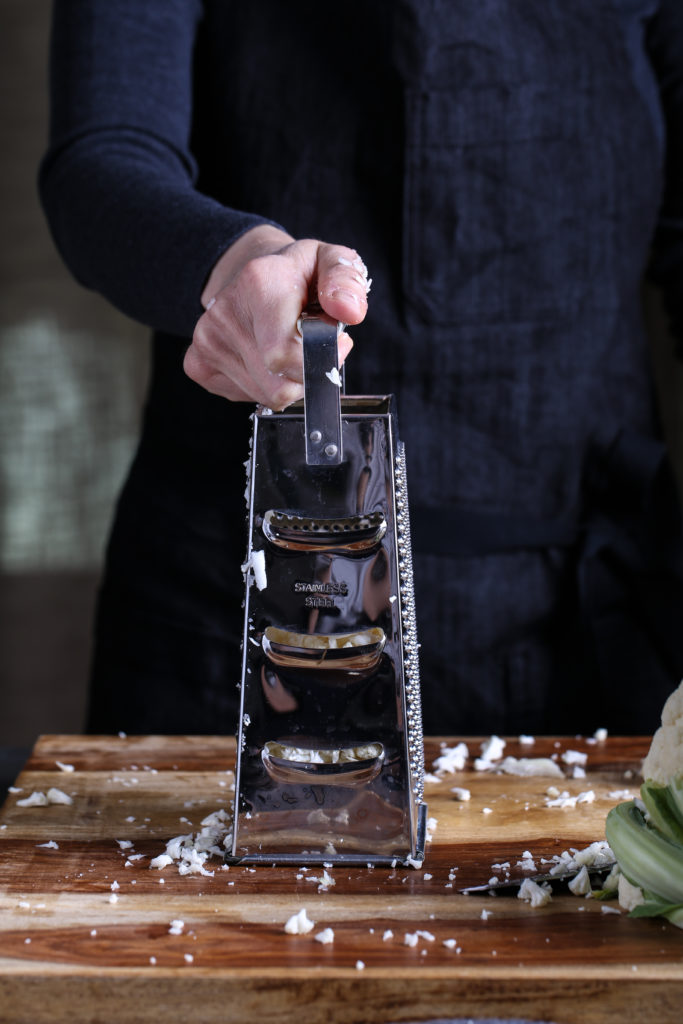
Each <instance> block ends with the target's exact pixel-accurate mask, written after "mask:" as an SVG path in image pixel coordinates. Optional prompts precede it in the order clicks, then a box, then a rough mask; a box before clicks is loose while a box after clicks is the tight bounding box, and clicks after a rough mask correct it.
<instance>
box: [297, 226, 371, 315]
mask: <svg viewBox="0 0 683 1024" xmlns="http://www.w3.org/2000/svg"><path fill="white" fill-rule="evenodd" d="M282 255H283V256H287V255H289V256H291V257H292V258H296V259H300V260H302V262H303V269H304V273H305V274H306V276H307V278H308V280H309V282H310V283H312V284H314V285H315V288H316V290H317V297H318V302H319V303H320V305H321V307H322V308H323V309H324V311H325V312H326V313H328V314H329V315H330V316H331V317H333V318H334V319H335V320H340V321H341V322H342V323H344V324H359V323H360V322H361V320H362V319H363V318H364V317H365V314H366V313H367V311H368V298H367V296H368V292H369V291H370V285H371V283H372V282H371V281H370V280H369V279H368V271H367V267H366V266H365V264H364V263H363V260H362V259H361V258H360V256H359V255H358V253H357V252H356V251H355V249H349V248H347V246H344V245H329V244H328V243H326V242H318V241H315V240H313V239H304V240H303V241H300V242H295V243H294V244H293V245H290V246H287V248H286V249H285V250H283V253H282Z"/></svg>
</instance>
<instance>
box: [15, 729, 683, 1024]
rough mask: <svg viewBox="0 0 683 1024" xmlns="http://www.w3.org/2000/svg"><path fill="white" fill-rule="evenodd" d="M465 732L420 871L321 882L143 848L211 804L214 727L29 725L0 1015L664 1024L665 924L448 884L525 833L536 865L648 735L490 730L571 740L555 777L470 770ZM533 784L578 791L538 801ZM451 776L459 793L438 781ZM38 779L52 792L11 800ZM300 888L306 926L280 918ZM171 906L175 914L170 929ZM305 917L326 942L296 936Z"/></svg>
mask: <svg viewBox="0 0 683 1024" xmlns="http://www.w3.org/2000/svg"><path fill="white" fill-rule="evenodd" d="M441 742H445V743H447V744H448V745H449V746H452V745H453V744H455V742H457V741H456V740H454V739H452V740H451V739H449V740H444V741H439V740H438V739H431V740H428V741H427V744H426V747H427V764H428V765H430V764H431V763H432V761H433V759H434V758H435V757H436V756H437V755H438V754H439V750H440V743H441ZM466 742H467V743H468V746H469V749H470V752H471V754H472V755H473V756H472V757H471V758H470V760H469V761H468V766H467V768H466V770H464V771H461V772H458V773H457V774H454V775H448V776H447V777H445V778H444V779H443V780H442V781H440V782H431V783H428V784H427V787H426V795H427V801H428V803H429V814H430V817H432V818H434V819H436V825H435V827H434V831H433V838H432V841H431V843H430V844H429V845H428V852H427V857H426V861H425V864H424V868H423V870H412V869H406V868H402V867H397V868H396V869H390V868H387V869H380V868H375V869H372V870H368V869H359V868H348V869H344V868H341V867H338V866H337V867H335V868H334V869H333V870H332V871H331V872H330V874H331V875H332V876H333V878H334V882H335V884H334V885H333V886H329V887H328V888H327V889H326V890H321V889H320V884H319V882H318V881H315V880H313V879H314V877H318V876H320V874H321V871H320V869H316V868H310V869H309V870H307V871H302V870H300V869H294V868H289V867H286V868H284V867H281V868H274V867H269V868H247V867H234V866H233V867H230V868H229V869H226V868H222V866H221V862H220V860H218V859H212V860H210V861H208V862H207V865H206V867H207V868H208V869H209V870H210V871H212V872H213V873H212V874H211V875H200V874H191V875H185V876H182V875H180V874H179V873H178V870H177V866H175V865H171V866H168V867H166V868H164V869H163V870H161V871H160V870H157V869H150V867H149V863H150V860H151V859H152V858H153V857H155V856H157V855H158V854H160V853H163V852H164V850H165V844H166V841H167V840H168V839H170V838H172V837H174V836H179V835H183V834H187V833H191V832H196V831H198V829H199V827H200V822H201V820H202V819H203V818H204V817H205V816H206V815H208V814H210V813H211V812H213V811H216V810H218V809H219V808H229V805H230V799H231V795H232V794H231V786H232V783H233V775H232V767H233V764H234V742H233V741H232V740H227V739H224V738H217V737H201V738H198V737H120V738H112V737H79V736H44V737H42V738H41V739H40V740H39V741H38V743H37V745H36V747H35V750H34V752H33V755H32V757H31V758H30V760H29V762H28V764H27V765H26V768H25V769H24V771H23V772H22V773H21V775H20V776H19V779H18V780H17V783H16V787H17V788H18V789H20V790H21V792H14V793H11V794H10V796H9V797H8V799H7V801H6V803H5V805H4V808H3V810H2V813H1V814H0V1021H2V1022H10V1021H11V1022H22V1024H23V1022H26V1024H43V1022H45V1024H47V1022H50V1024H58V1022H61V1021H65V1022H66V1021H68V1022H69V1024H79V1022H85V1021H97V1022H105V1021H107V1022H108V1021H111V1022H116V1024H134V1022H135V1024H138V1022H140V1024H142V1022H145V1024H147V1022H152V1021H153V1022H155V1024H158V1022H163V1021H165V1020H166V1019H167V1018H172V1019H173V1020H180V1021H185V1020H187V1021H189V1020H191V1021H196V1022H207V1024H209V1022H210V1024H213V1022H217V1021H221V1022H224V1024H225V1022H228V1024H229V1022H235V1024H250V1022H252V1021H253V1022H259V1024H262V1022H264V1021H267V1022H269V1024H289V1022H297V1024H298V1022H299V1021H300V1020H301V1019H305V1021H306V1024H318V1022H320V1024H322V1022H325V1024H342V1022H349V1024H361V1022H369V1024H374V1022H383V1024H387V1022H390V1021H396V1022H398V1021H418V1020H421V1021H424V1020H428V1019H430V1018H438V1017H494V1016H500V1017H508V1018H511V1017H515V1018H517V1017H520V1018H527V1019H530V1020H553V1021H556V1022H558V1024H559V1022H563V1024H572V1022H577V1024H578V1022H581V1024H591V1022H603V1021H617V1020H619V1021H625V1020H634V1021H635V1020H638V1021H646V1020H652V1021H655V1020H656V1021H658V1022H669V1021H670V1022H672V1024H673V1022H676V1024H679V1022H680V1020H681V1019H682V1017H683V931H681V930H680V929H676V928H674V927H673V926H671V925H669V924H668V923H667V922H663V921H661V920H634V919H629V918H628V916H627V915H626V913H623V912H622V913H619V912H616V911H617V907H616V905H615V904H614V903H612V904H610V905H608V906H609V910H610V911H612V912H605V909H606V908H605V904H602V903H600V902H599V901H597V900H591V899H589V900H587V899H585V898H583V897H576V896H572V895H571V894H569V893H562V894H556V895H554V897H553V899H552V902H551V903H550V904H548V905H547V906H546V907H543V908H541V909H537V910H534V909H532V908H531V907H530V906H529V904H527V903H524V902H523V901H521V900H519V899H517V898H515V897H510V896H503V895H498V896H495V897H491V896H488V895H477V896H464V895H461V894H459V893H458V891H457V890H458V888H459V887H464V886H467V885H471V884H476V883H478V882H486V881H488V879H489V878H490V877H491V876H492V875H494V874H496V870H495V869H494V868H493V867H492V865H494V864H500V863H503V862H509V863H510V864H511V867H512V870H513V871H514V870H517V871H519V872H520V873H523V872H522V869H521V868H518V867H516V865H517V861H519V860H520V859H521V858H522V854H523V853H524V852H525V851H530V852H531V854H532V855H533V856H534V858H535V859H536V863H537V866H538V867H539V869H541V868H542V865H541V864H540V858H541V857H551V856H552V855H553V854H558V853H561V852H562V851H563V850H566V849H569V848H572V847H574V848H582V847H585V846H587V845H588V844H589V843H591V842H593V841H594V840H598V839H602V838H604V828H603V826H604V819H605V816H606V814H607V811H608V810H609V808H610V807H611V806H612V805H613V804H615V803H617V802H619V800H620V799H623V798H624V797H623V796H622V795H621V791H623V790H629V791H630V792H631V793H633V794H635V793H636V792H637V788H638V785H639V782H640V776H639V774H638V769H639V767H640V763H641V759H642V757H643V756H644V754H645V753H646V751H647V748H648V743H649V741H648V739H646V738H636V739H634V738H628V739H619V738H612V737H610V738H608V739H607V740H606V741H604V742H599V743H591V742H587V741H585V740H579V739H575V738H573V739H571V740H567V739H554V738H544V739H540V738H539V739H537V741H536V743H535V745H534V746H533V747H528V746H520V744H519V743H518V742H517V741H516V740H514V741H513V740H510V741H508V745H507V748H506V751H505V752H506V754H511V755H513V756H518V757H519V756H527V757H528V756H533V757H548V756H551V755H555V756H556V757H557V758H558V763H559V764H561V765H562V764H563V762H562V760H561V755H562V753H563V752H564V751H566V750H567V749H572V750H578V751H583V752H585V753H586V754H587V755H588V760H587V764H586V778H577V779H574V778H570V777H567V778H565V779H564V780H563V779H560V780H557V779H550V778H518V777H513V776H508V775H501V774H490V773H484V772H481V771H475V770H474V768H473V766H472V762H473V757H474V756H476V755H478V754H479V744H480V741H479V740H477V739H474V740H472V739H470V740H467V741H466ZM58 761H59V762H62V764H64V765H71V766H73V769H74V770H73V771H70V772H69V771H63V770H62V769H60V768H59V767H58V765H57V762H58ZM571 771H572V770H571V768H569V767H566V768H565V773H566V775H567V776H570V775H571ZM549 785H556V786H558V787H559V788H560V789H563V790H567V791H568V792H569V793H570V794H574V795H576V794H579V793H586V792H589V791H591V790H592V791H593V793H594V797H595V798H594V800H593V802H581V803H577V805H576V806H575V807H573V808H557V807H556V808H549V807H548V806H546V800H547V799H548V797H547V793H546V791H547V788H548V786H549ZM453 786H461V787H467V788H468V789H469V790H470V791H471V800H470V801H468V802H466V803H463V802H458V801H456V800H455V798H454V796H453V794H452V793H451V788H452V787H453ZM51 787H56V788H58V789H59V790H61V791H62V792H64V793H66V794H67V795H68V796H70V797H71V798H72V800H73V802H72V803H71V804H68V805H67V804H51V805H49V806H34V807H22V806H18V801H19V800H22V799H25V798H26V797H28V796H29V795H30V794H31V793H32V792H34V791H41V792H44V793H47V791H48V790H49V789H50V788H51ZM119 841H121V842H123V843H124V844H125V843H132V846H128V847H125V846H124V847H123V848H122V846H121V845H120V842H119ZM45 844H48V845H45ZM131 855H132V856H133V859H131ZM138 855H141V856H138ZM498 873H499V874H500V871H499V872H498ZM112 887H113V888H112ZM112 895H114V896H116V897H118V899H116V901H115V902H110V901H111V899H112ZM302 907H305V908H306V911H307V914H308V917H309V918H310V919H311V920H312V921H314V922H315V928H314V929H313V931H312V932H310V933H309V934H307V935H288V934H286V933H285V931H284V924H285V921H286V920H287V919H288V918H289V917H290V916H291V915H292V914H294V913H296V912H298V911H299V910H300V909H301V908H302ZM485 912H486V913H485ZM175 920H180V921H182V922H183V926H182V928H181V929H180V928H176V929H175V930H176V931H179V934H172V933H170V931H169V929H170V928H171V922H172V921H175ZM324 928H331V929H332V930H333V932H334V941H333V942H332V943H329V944H321V943H320V942H318V941H316V939H315V935H316V934H319V933H320V932H321V931H322V930H323V929H324ZM416 933H418V936H417V943H416V944H415V945H408V944H406V939H405V936H406V935H407V934H408V935H415V934H416ZM450 939H454V940H455V944H450V945H448V946H447V945H444V942H445V941H446V940H450ZM409 941H411V940H409Z"/></svg>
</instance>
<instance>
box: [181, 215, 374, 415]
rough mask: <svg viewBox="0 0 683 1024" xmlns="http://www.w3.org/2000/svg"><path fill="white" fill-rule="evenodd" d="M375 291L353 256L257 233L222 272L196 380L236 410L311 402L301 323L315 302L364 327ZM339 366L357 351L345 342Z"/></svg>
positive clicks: (235, 248)
mask: <svg viewBox="0 0 683 1024" xmlns="http://www.w3.org/2000/svg"><path fill="white" fill-rule="evenodd" d="M368 288H369V284H368V281H367V271H366V270H365V266H364V264H363V262H362V260H361V259H360V258H359V256H358V254H357V253H356V252H354V250H353V249H348V248H346V247H345V246H340V245H328V244H326V243H325V242H319V241H316V240H315V239H309V238H307V239H301V240H299V241H295V240H294V239H293V238H291V237H290V236H289V235H287V234H285V233H284V232H283V231H280V230H279V229H277V228H273V227H269V226H262V227H257V228H252V230H251V231H248V232H247V233H246V234H245V235H243V236H242V237H241V238H239V239H238V240H237V242H235V243H234V245H232V246H231V247H230V248H229V249H228V250H227V251H226V252H225V253H224V254H223V256H222V257H221V259H220V260H219V261H218V263H217V264H216V266H215V267H214V269H213V271H212V273H211V275H210V277H209V280H208V282H207V285H206V288H205V289H204V292H203V294H202V304H203V305H204V306H205V310H206V312H205V313H204V314H203V315H202V316H201V317H200V319H199V320H198V321H197V326H196V328H195V332H194V337H193V339H192V343H191V345H190V347H189V348H188V350H187V353H186V356H185V363H184V368H185V372H186V373H187V375H188V377H191V378H192V380H194V381H196V383H197V384H201V386H202V387H204V388H206V389H207V391H211V392H212V393H213V394H216V395H222V396H223V397H224V398H228V399H231V400H232V401H235V402H246V401H252V402H260V403H261V404H262V405H265V406H267V407H269V408H271V409H277V410H279V409H284V408H285V407H286V406H288V405H291V403H292V402H295V401H296V400H297V399H299V398H301V397H303V393H304V389H303V350H302V345H301V337H300V335H299V333H298V332H297V328H296V323H297V320H298V318H299V316H300V314H301V311H302V310H303V309H305V307H306V306H307V305H308V304H309V302H310V301H311V300H315V299H317V301H318V302H319V303H320V306H321V307H322V309H323V310H324V312H325V313H327V314H328V315H329V316H331V317H332V318H333V319H335V320H339V321H341V322H342V323H344V324H357V323H360V322H361V320H362V319H363V317H364V316H365V314H366V312H367V292H368ZM338 345H339V365H340V366H341V364H342V363H343V362H344V359H345V358H346V356H347V355H348V354H349V352H350V351H351V348H352V346H353V342H352V341H351V338H350V337H349V336H348V334H346V333H343V334H341V335H340V336H339V341H338Z"/></svg>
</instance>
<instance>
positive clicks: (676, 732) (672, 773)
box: [643, 682, 683, 786]
mask: <svg viewBox="0 0 683 1024" xmlns="http://www.w3.org/2000/svg"><path fill="white" fill-rule="evenodd" d="M680 775H683V682H681V683H680V685H679V686H678V688H677V689H676V690H674V692H673V693H672V694H671V695H670V697H669V698H668V699H667V702H666V704H665V705H664V707H663V708H662V724H661V726H660V727H659V729H657V732H656V733H655V734H654V736H653V737H652V744H651V746H650V750H649V753H648V755H647V757H646V758H645V760H644V761H643V778H644V779H652V780H653V781H654V782H660V783H661V784H662V785H664V786H665V785H667V783H668V782H669V781H670V780H671V779H674V778H677V777H678V776H680Z"/></svg>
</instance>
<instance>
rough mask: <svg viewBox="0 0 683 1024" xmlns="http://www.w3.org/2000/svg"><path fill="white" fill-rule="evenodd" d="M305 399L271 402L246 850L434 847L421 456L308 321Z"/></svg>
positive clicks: (308, 852)
mask: <svg viewBox="0 0 683 1024" xmlns="http://www.w3.org/2000/svg"><path fill="white" fill-rule="evenodd" d="M302 319H303V323H302V333H303V339H304V340H303V345H304V384H305V398H304V401H303V402H300V403H297V404H296V405H294V406H291V407H290V408H288V409H286V410H285V411H284V412H281V413H272V412H271V411H270V410H266V409H262V408H259V409H257V411H256V413H255V415H254V431H253V439H252V451H251V459H250V462H249V463H248V466H249V474H248V479H249V482H248V488H247V495H248V503H249V539H248V551H247V563H246V566H245V578H246V601H245V626H244V647H243V661H242V691H241V720H240V725H239V732H238V740H237V752H238V756H237V770H236V783H235V818H234V829H233V844H232V849H231V851H230V853H229V855H228V858H227V859H228V860H229V861H230V862H232V863H236V862H237V863H268V864H271V863H274V862H280V863H289V862H294V863H297V864H306V863H309V864H317V863H322V862H329V863H335V862H343V863H345V864H349V863H361V864H367V863H372V864H385V863H387V864H390V863H392V862H401V863H405V862H420V861H421V860H422V858H423V857H424V842H425V820H426V805H425V803H424V801H423V789H424V758H423V735H422V716H421V703H420V691H419V673H418V644H417V639H416V630H415V612H414V603H413V581H412V564H411V549H410V529H409V520H408V502H407V493H406V473H405V456H404V450H403V446H402V444H401V443H400V442H399V441H398V439H397V433H396V412H395V408H394V401H393V398H392V396H387V395H384V396H363V397H348V396H345V395H341V394H340V384H341V381H340V379H339V375H338V373H337V369H336V367H337V325H336V324H330V323H328V322H326V320H325V319H324V318H322V317H319V316H308V317H306V316H305V317H304V318H302Z"/></svg>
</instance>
